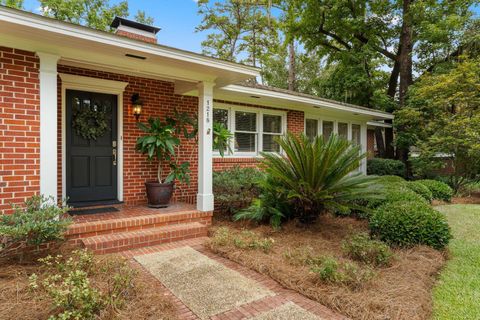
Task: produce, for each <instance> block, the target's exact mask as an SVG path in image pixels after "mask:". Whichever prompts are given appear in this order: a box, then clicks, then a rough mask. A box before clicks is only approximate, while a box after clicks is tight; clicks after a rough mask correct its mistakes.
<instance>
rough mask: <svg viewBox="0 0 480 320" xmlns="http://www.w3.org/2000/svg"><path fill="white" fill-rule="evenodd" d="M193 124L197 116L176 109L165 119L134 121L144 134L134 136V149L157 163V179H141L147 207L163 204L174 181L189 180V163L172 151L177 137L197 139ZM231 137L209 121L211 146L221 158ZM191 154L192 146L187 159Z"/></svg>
mask: <svg viewBox="0 0 480 320" xmlns="http://www.w3.org/2000/svg"><path fill="white" fill-rule="evenodd" d="M197 124H198V122H197V119H195V118H192V117H190V116H189V115H188V114H187V113H179V112H177V111H176V110H175V113H174V116H173V117H167V118H166V121H165V122H162V121H161V120H160V119H159V118H149V119H148V122H147V123H146V124H144V123H138V127H139V129H140V130H142V131H143V132H144V135H143V136H141V137H139V138H138V139H137V143H136V148H137V150H138V151H139V152H141V153H142V154H146V155H147V158H148V160H150V161H157V162H158V169H157V170H158V171H157V180H156V181H147V182H145V187H146V189H147V199H148V206H149V207H152V208H164V207H167V206H168V204H169V202H170V200H171V198H172V195H173V191H174V188H175V181H180V182H185V183H187V184H188V183H190V162H189V161H185V162H182V163H179V162H178V159H177V158H176V151H177V149H178V148H179V147H180V143H181V139H180V137H183V138H184V139H185V140H190V139H194V140H195V142H197V141H198V136H197V133H198V125H197ZM232 138H233V135H232V133H231V132H230V131H229V130H228V129H227V128H226V127H225V126H224V125H223V124H219V123H214V124H213V149H214V150H219V152H220V155H221V156H222V157H223V156H224V153H225V151H227V152H231V150H230V140H231V139H232ZM194 153H195V149H192V153H191V154H190V157H189V158H190V159H191V158H192V157H193V156H194ZM165 163H167V164H168V167H169V169H170V170H169V172H164V171H163V170H162V166H163V164H165Z"/></svg>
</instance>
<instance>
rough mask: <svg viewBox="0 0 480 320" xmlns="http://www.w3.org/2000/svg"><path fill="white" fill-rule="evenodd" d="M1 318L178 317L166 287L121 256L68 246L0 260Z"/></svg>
mask: <svg viewBox="0 0 480 320" xmlns="http://www.w3.org/2000/svg"><path fill="white" fill-rule="evenodd" d="M0 292H1V293H0V319H6V320H7V319H12V320H13V319H25V320H27V319H176V317H175V315H174V312H175V310H174V307H173V305H172V303H171V302H170V300H169V299H168V298H167V297H165V295H164V293H163V292H162V290H161V286H160V285H159V283H157V282H156V281H152V278H151V276H150V275H148V274H146V273H144V272H143V271H142V270H141V268H140V267H137V266H136V265H131V264H130V263H129V262H127V261H126V260H125V259H123V258H120V257H119V256H115V255H111V256H101V257H97V256H93V254H91V253H89V252H87V251H84V250H77V249H76V248H71V247H67V246H66V245H64V246H62V247H60V248H58V249H56V251H54V252H50V255H45V253H44V254H43V255H42V256H40V257H39V256H38V255H31V256H29V259H23V260H21V261H20V260H18V259H15V258H9V259H2V260H0Z"/></svg>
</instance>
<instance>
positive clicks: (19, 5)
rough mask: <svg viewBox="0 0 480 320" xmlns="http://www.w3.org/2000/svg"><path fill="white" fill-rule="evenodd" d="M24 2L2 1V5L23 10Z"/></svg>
mask: <svg viewBox="0 0 480 320" xmlns="http://www.w3.org/2000/svg"><path fill="white" fill-rule="evenodd" d="M23 2H24V1H23V0H0V5H2V6H7V7H10V8H15V9H22V8H23Z"/></svg>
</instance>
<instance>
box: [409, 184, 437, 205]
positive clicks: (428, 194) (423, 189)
mask: <svg viewBox="0 0 480 320" xmlns="http://www.w3.org/2000/svg"><path fill="white" fill-rule="evenodd" d="M405 186H406V187H407V188H408V189H410V190H412V191H414V192H415V193H417V194H418V195H420V196H422V197H423V198H424V199H425V200H427V201H428V202H431V201H432V200H433V194H432V191H430V189H428V187H427V186H426V185H424V184H423V183H421V182H419V181H409V182H408V183H406V184H405Z"/></svg>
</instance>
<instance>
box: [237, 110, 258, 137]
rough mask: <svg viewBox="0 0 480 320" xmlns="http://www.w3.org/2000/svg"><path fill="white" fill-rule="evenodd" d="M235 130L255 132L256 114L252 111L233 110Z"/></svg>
mask: <svg viewBox="0 0 480 320" xmlns="http://www.w3.org/2000/svg"><path fill="white" fill-rule="evenodd" d="M235 131H244V132H257V114H256V113H253V112H243V111H236V112H235Z"/></svg>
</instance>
